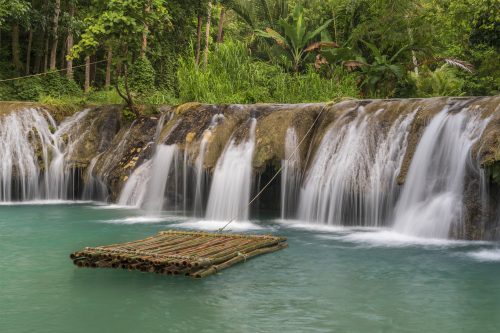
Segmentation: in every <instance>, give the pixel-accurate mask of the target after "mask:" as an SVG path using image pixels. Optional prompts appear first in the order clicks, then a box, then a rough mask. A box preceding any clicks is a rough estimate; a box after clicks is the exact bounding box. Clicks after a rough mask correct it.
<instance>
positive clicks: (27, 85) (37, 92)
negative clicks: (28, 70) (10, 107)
mask: <svg viewBox="0 0 500 333" xmlns="http://www.w3.org/2000/svg"><path fill="white" fill-rule="evenodd" d="M13 88H14V91H15V92H16V95H17V99H19V100H21V101H37V100H38V99H39V98H40V96H41V95H43V94H44V93H45V89H44V86H43V84H42V79H41V78H40V77H39V76H38V77H30V78H27V79H23V80H17V81H13Z"/></svg>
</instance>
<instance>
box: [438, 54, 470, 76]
mask: <svg viewBox="0 0 500 333" xmlns="http://www.w3.org/2000/svg"><path fill="white" fill-rule="evenodd" d="M442 60H443V61H444V62H445V63H447V64H448V65H450V66H453V67H458V68H460V69H463V70H464V71H466V72H469V73H472V72H474V65H472V64H471V63H469V62H467V61H463V60H459V59H455V58H443V59H442Z"/></svg>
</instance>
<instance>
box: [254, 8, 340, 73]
mask: <svg viewBox="0 0 500 333" xmlns="http://www.w3.org/2000/svg"><path fill="white" fill-rule="evenodd" d="M332 21H333V20H331V19H330V20H328V21H326V22H324V23H323V24H322V25H320V26H319V27H318V28H316V29H315V30H312V31H308V27H307V24H306V22H305V19H304V13H303V7H302V6H300V5H297V6H296V7H295V10H294V12H293V15H292V17H291V22H290V23H289V22H287V20H284V19H280V20H279V25H280V26H281V28H282V29H283V32H284V33H283V34H280V33H279V32H277V31H276V30H273V29H272V28H267V29H266V30H265V31H264V30H256V31H257V34H258V35H259V36H262V37H265V38H268V39H272V40H274V41H275V42H276V44H277V45H278V46H280V47H281V48H282V49H283V50H284V51H285V53H286V54H287V55H288V56H289V57H290V59H291V60H292V63H293V70H294V71H295V72H298V71H299V70H300V67H301V65H302V62H303V61H304V59H305V57H306V56H307V55H308V54H309V52H310V51H312V50H316V49H318V48H321V47H336V46H338V45H337V44H336V43H334V42H316V43H313V42H314V40H315V39H316V37H317V36H318V35H319V34H321V32H322V31H323V30H325V29H326V28H327V27H328V26H329V25H330V24H331V23H332Z"/></svg>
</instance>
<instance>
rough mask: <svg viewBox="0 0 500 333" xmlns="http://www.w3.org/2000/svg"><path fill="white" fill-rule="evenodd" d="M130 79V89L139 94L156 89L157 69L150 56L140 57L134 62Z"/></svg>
mask: <svg viewBox="0 0 500 333" xmlns="http://www.w3.org/2000/svg"><path fill="white" fill-rule="evenodd" d="M128 81H129V84H130V89H131V90H132V91H133V92H135V93H137V94H139V95H144V94H146V93H148V92H151V91H153V90H154V87H155V70H154V68H153V66H152V65H151V62H150V61H149V60H148V58H146V57H140V58H139V59H137V60H136V61H135V62H134V64H133V65H132V67H131V68H130V73H129V77H128Z"/></svg>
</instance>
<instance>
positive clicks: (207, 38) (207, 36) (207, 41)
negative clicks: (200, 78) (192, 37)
mask: <svg viewBox="0 0 500 333" xmlns="http://www.w3.org/2000/svg"><path fill="white" fill-rule="evenodd" d="M211 21H212V1H209V2H208V11H207V27H206V31H205V54H204V58H203V67H204V68H207V65H208V51H209V46H210V45H209V44H210V24H211Z"/></svg>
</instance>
